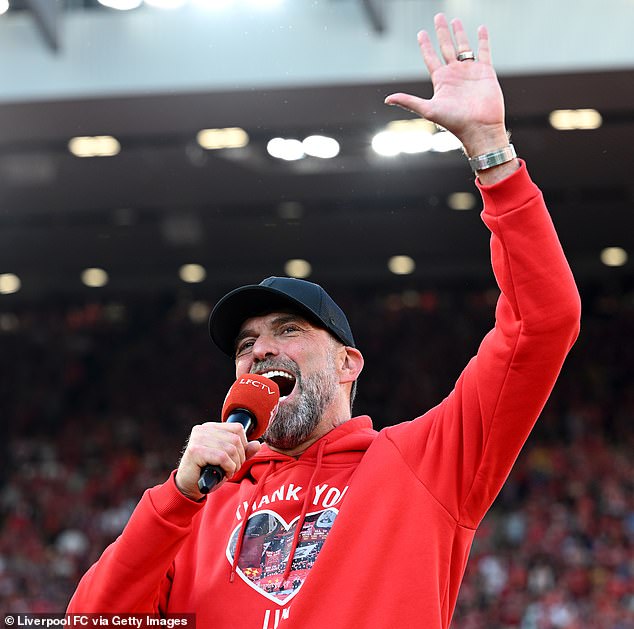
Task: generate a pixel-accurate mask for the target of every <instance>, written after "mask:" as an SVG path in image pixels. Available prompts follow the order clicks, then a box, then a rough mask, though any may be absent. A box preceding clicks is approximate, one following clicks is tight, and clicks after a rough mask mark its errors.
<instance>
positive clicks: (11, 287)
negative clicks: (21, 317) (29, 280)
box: [0, 273, 22, 295]
mask: <svg viewBox="0 0 634 629" xmlns="http://www.w3.org/2000/svg"><path fill="white" fill-rule="evenodd" d="M21 287H22V282H21V281H20V278H19V277H18V276H17V275H15V274H13V273H1V274H0V295H11V294H12V293H17V292H18V291H19V290H20V288H21Z"/></svg>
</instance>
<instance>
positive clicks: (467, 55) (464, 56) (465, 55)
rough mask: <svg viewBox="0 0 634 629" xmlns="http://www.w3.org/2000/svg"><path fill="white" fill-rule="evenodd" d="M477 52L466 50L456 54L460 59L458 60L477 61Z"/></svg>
mask: <svg viewBox="0 0 634 629" xmlns="http://www.w3.org/2000/svg"><path fill="white" fill-rule="evenodd" d="M475 58H476V56H475V53H474V52H473V50H465V51H464V52H459V53H458V54H457V55H456V59H458V61H475Z"/></svg>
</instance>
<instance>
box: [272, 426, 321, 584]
mask: <svg viewBox="0 0 634 629" xmlns="http://www.w3.org/2000/svg"><path fill="white" fill-rule="evenodd" d="M327 443H328V440H327V439H322V440H321V443H320V444H319V450H317V462H316V463H315V471H314V472H313V475H312V476H311V477H310V481H309V483H308V487H307V488H306V493H305V494H304V504H303V505H302V512H301V513H300V515H299V519H298V520H297V526H296V527H295V535H293V543H292V545H291V550H290V552H289V554H288V559H287V560H286V570H284V575H283V576H282V582H281V583H280V588H279V589H280V590H281V589H283V587H284V583H285V581H286V580H287V579H288V577H289V576H290V574H291V568H292V566H293V557H294V556H295V550H296V549H297V545H298V544H299V536H300V534H301V532H302V527H303V526H304V520H305V519H306V512H307V511H308V504H309V503H310V498H311V496H312V493H313V486H314V484H315V479H316V478H317V475H318V474H319V471H320V470H321V461H322V459H323V455H324V448H325V447H326V444H327Z"/></svg>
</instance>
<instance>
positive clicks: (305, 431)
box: [251, 354, 339, 450]
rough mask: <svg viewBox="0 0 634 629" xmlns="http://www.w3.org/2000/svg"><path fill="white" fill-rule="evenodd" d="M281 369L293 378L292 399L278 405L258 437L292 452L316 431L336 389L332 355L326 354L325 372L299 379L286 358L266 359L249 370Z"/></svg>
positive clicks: (294, 365) (297, 366)
mask: <svg viewBox="0 0 634 629" xmlns="http://www.w3.org/2000/svg"><path fill="white" fill-rule="evenodd" d="M256 369H257V371H263V370H266V371H268V370H271V369H284V370H285V371H288V372H289V373H292V374H293V375H294V376H295V380H296V384H295V389H296V392H295V395H294V398H293V400H289V401H285V402H283V403H282V404H280V406H279V408H278V410H277V414H276V415H275V417H274V418H273V420H272V421H271V423H270V424H269V426H268V428H267V429H266V432H265V433H264V435H262V438H263V439H264V441H265V442H266V443H268V444H269V446H272V447H274V448H277V449H278V450H293V449H294V448H296V447H297V446H299V445H301V444H302V443H303V442H304V441H306V439H308V437H309V436H310V435H311V434H312V432H313V431H314V430H315V428H317V426H318V424H319V422H320V421H321V418H322V416H323V414H324V411H325V410H326V408H327V406H328V405H329V404H330V402H332V400H333V399H334V397H335V395H336V393H337V390H338V384H339V382H338V378H337V373H336V367H335V359H334V355H333V354H329V360H328V365H327V367H326V369H323V370H320V371H318V372H316V373H314V374H311V375H308V376H302V374H301V371H300V369H299V365H298V364H297V363H296V362H295V361H293V360H291V359H289V358H275V359H274V358H267V359H264V360H263V361H261V362H259V363H258V364H257V365H253V367H252V368H251V371H252V372H253V371H255V370H256Z"/></svg>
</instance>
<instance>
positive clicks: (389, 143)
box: [372, 131, 401, 157]
mask: <svg viewBox="0 0 634 629" xmlns="http://www.w3.org/2000/svg"><path fill="white" fill-rule="evenodd" d="M372 148H373V149H374V152H375V153H378V154H379V155H383V156H384V157H393V156H394V155H398V154H399V153H400V152H401V145H400V142H399V137H398V134H397V133H394V132H392V131H381V132H379V133H377V134H376V135H375V136H374V137H373V138H372Z"/></svg>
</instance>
